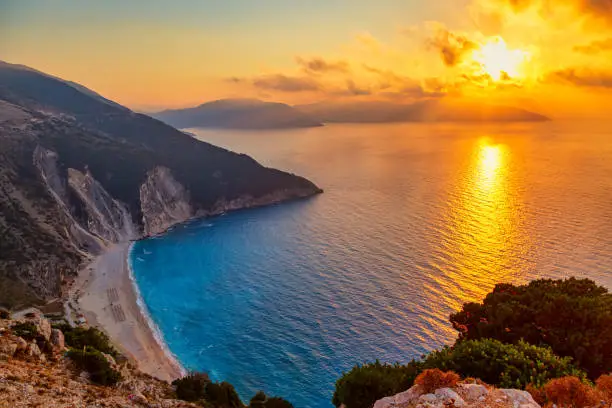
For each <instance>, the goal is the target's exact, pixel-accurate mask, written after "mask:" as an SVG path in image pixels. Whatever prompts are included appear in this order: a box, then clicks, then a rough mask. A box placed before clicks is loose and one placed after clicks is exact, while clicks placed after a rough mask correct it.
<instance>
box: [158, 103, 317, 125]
mask: <svg viewBox="0 0 612 408" xmlns="http://www.w3.org/2000/svg"><path fill="white" fill-rule="evenodd" d="M151 116H153V117H154V118H157V119H159V120H161V121H162V122H165V123H167V124H169V125H171V126H174V127H176V128H182V129H184V128H192V127H210V128H226V129H287V128H303V127H315V126H323V125H322V124H321V123H320V122H318V121H316V120H315V119H312V118H311V117H310V116H309V115H307V114H305V113H302V112H300V111H299V110H297V109H295V108H292V107H291V106H289V105H285V104H284V103H273V102H263V101H260V100H257V99H222V100H218V101H212V102H207V103H204V104H202V105H200V106H196V107H195V108H187V109H175V110H166V111H162V112H157V113H154V114H152V115H151Z"/></svg>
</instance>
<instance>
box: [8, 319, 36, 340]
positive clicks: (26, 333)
mask: <svg viewBox="0 0 612 408" xmlns="http://www.w3.org/2000/svg"><path fill="white" fill-rule="evenodd" d="M11 331H12V332H13V334H14V335H15V336H19V337H21V338H23V339H25V340H27V341H32V340H36V339H37V338H38V329H37V328H36V325H35V324H34V323H32V322H25V323H17V324H16V325H14V326H11Z"/></svg>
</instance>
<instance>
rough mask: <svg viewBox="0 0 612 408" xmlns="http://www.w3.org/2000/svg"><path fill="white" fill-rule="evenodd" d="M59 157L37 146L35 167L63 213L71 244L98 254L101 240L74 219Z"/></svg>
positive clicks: (62, 221)
mask: <svg viewBox="0 0 612 408" xmlns="http://www.w3.org/2000/svg"><path fill="white" fill-rule="evenodd" d="M58 159H59V156H58V155H57V153H55V152H54V151H51V150H48V149H45V148H44V147H41V146H36V149H35V150H34V157H33V161H34V165H35V166H36V168H37V169H38V171H39V174H40V177H41V179H42V180H43V183H44V184H45V186H46V187H47V190H48V191H49V193H50V194H51V196H52V197H53V199H54V200H55V202H56V203H57V205H58V207H59V208H60V209H61V212H62V214H63V215H62V217H61V218H63V219H62V220H59V221H60V222H61V223H63V224H64V225H65V228H66V230H67V231H68V232H69V235H70V238H71V242H72V244H73V245H74V246H75V247H76V248H77V249H82V248H86V249H87V251H88V252H90V253H93V254H97V253H99V252H100V251H101V250H102V248H103V246H104V245H103V243H102V242H101V240H100V239H99V238H98V237H96V236H95V235H94V234H92V233H91V232H90V231H88V230H87V229H86V228H85V227H83V226H82V225H81V224H80V223H79V222H78V221H77V220H76V219H75V217H74V215H73V214H72V211H71V209H70V208H71V205H70V203H69V201H68V190H67V184H68V183H67V180H66V179H65V178H64V177H62V175H61V171H60V169H59V166H58V163H57V162H58Z"/></svg>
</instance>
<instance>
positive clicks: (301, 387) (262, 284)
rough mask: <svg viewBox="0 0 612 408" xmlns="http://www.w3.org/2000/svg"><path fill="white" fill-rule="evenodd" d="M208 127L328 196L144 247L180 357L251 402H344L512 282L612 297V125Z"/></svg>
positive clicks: (151, 296) (438, 341) (155, 306)
mask: <svg viewBox="0 0 612 408" xmlns="http://www.w3.org/2000/svg"><path fill="white" fill-rule="evenodd" d="M190 131H192V132H195V133H197V134H198V137H200V138H201V139H202V140H206V141H209V142H211V143H214V144H217V145H220V146H224V147H227V148H229V149H231V150H234V151H237V152H243V153H247V154H249V155H252V156H253V157H254V158H256V159H257V160H259V161H260V162H261V163H263V164H264V165H266V166H272V167H276V168H280V169H283V170H287V171H291V172H294V173H297V174H300V175H303V176H305V177H307V178H309V179H311V180H313V181H314V182H315V183H317V184H318V185H319V186H320V187H322V188H324V189H325V194H323V195H320V196H317V197H315V198H312V199H308V200H304V201H299V202H293V203H288V204H283V205H278V206H272V207H267V208H261V209H255V210H248V211H241V212H237V213H233V214H229V215H226V216H222V217H218V218H214V219H209V220H200V221H196V222H192V223H190V224H188V225H184V226H180V227H178V228H176V229H174V230H172V231H171V232H170V233H168V234H167V235H165V236H164V237H162V238H156V239H150V240H146V241H142V242H139V243H138V244H137V245H136V246H135V247H134V250H133V253H132V264H133V267H134V270H135V275H136V277H137V281H138V283H139V285H140V288H141V291H142V294H143V297H144V299H145V301H146V304H147V305H148V308H149V309H150V312H151V314H152V316H153V319H154V320H155V321H156V322H157V324H158V325H159V326H160V328H161V330H162V332H163V333H164V336H165V339H166V341H167V343H168V344H169V347H170V348H171V350H172V351H173V352H174V353H175V354H176V355H177V356H178V358H179V359H180V360H181V361H182V362H183V363H184V365H185V366H186V367H187V368H189V369H197V370H205V371H207V372H209V373H210V374H211V376H212V377H213V378H214V379H217V380H227V381H229V382H231V383H232V384H234V385H235V386H236V388H237V389H238V391H239V393H240V395H241V396H242V397H243V399H245V400H247V401H248V398H250V396H252V395H253V394H254V393H255V392H256V391H257V390H259V389H263V390H265V391H266V392H267V393H269V394H273V395H280V396H284V397H285V398H287V399H289V400H290V401H292V402H293V403H294V404H295V406H296V407H297V408H311V407H312V408H318V407H329V406H331V402H330V400H331V397H332V393H333V387H334V382H335V380H336V379H337V378H338V377H339V376H340V375H341V373H342V372H343V371H345V370H348V369H350V368H351V367H352V366H353V365H354V364H356V363H361V362H365V361H373V360H375V359H380V360H382V361H388V362H396V361H400V362H406V361H408V360H410V359H412V358H414V357H419V356H420V355H421V354H422V353H424V352H427V351H430V350H432V349H434V348H437V347H440V346H442V345H444V344H449V343H451V342H452V341H453V340H454V338H455V336H456V335H455V332H454V331H453V330H452V328H451V327H450V325H449V323H448V315H449V314H450V313H451V312H452V311H454V310H457V309H458V308H460V306H461V305H462V304H463V303H464V302H466V301H473V300H479V299H482V297H483V296H484V295H485V294H486V293H487V292H488V291H490V290H491V289H492V287H493V285H494V284H495V283H497V282H515V283H523V282H527V281H529V280H530V279H534V278H538V277H565V276H570V275H576V276H586V277H590V278H592V279H594V280H595V281H597V282H598V283H600V284H603V285H606V286H607V287H612V276H611V275H610V274H609V271H611V270H612V268H611V266H612V139H611V137H612V127H609V126H604V125H601V124H592V123H563V122H552V123H545V124H531V125H497V126H470V125H436V126H429V125H382V126H381V125H376V126H373V125H365V126H364V125H342V126H328V127H323V128H314V129H305V130H295V131H273V132H231V131H202V130H194V129H191V130H190Z"/></svg>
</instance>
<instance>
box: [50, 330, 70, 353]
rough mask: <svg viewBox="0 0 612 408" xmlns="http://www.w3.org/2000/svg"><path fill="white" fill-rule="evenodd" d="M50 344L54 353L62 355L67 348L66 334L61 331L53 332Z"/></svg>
mask: <svg viewBox="0 0 612 408" xmlns="http://www.w3.org/2000/svg"><path fill="white" fill-rule="evenodd" d="M49 342H50V343H51V346H52V347H53V352H55V353H61V352H62V351H64V349H65V348H66V344H65V342H64V333H62V331H61V330H59V329H52V330H51V337H50V338H49Z"/></svg>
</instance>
